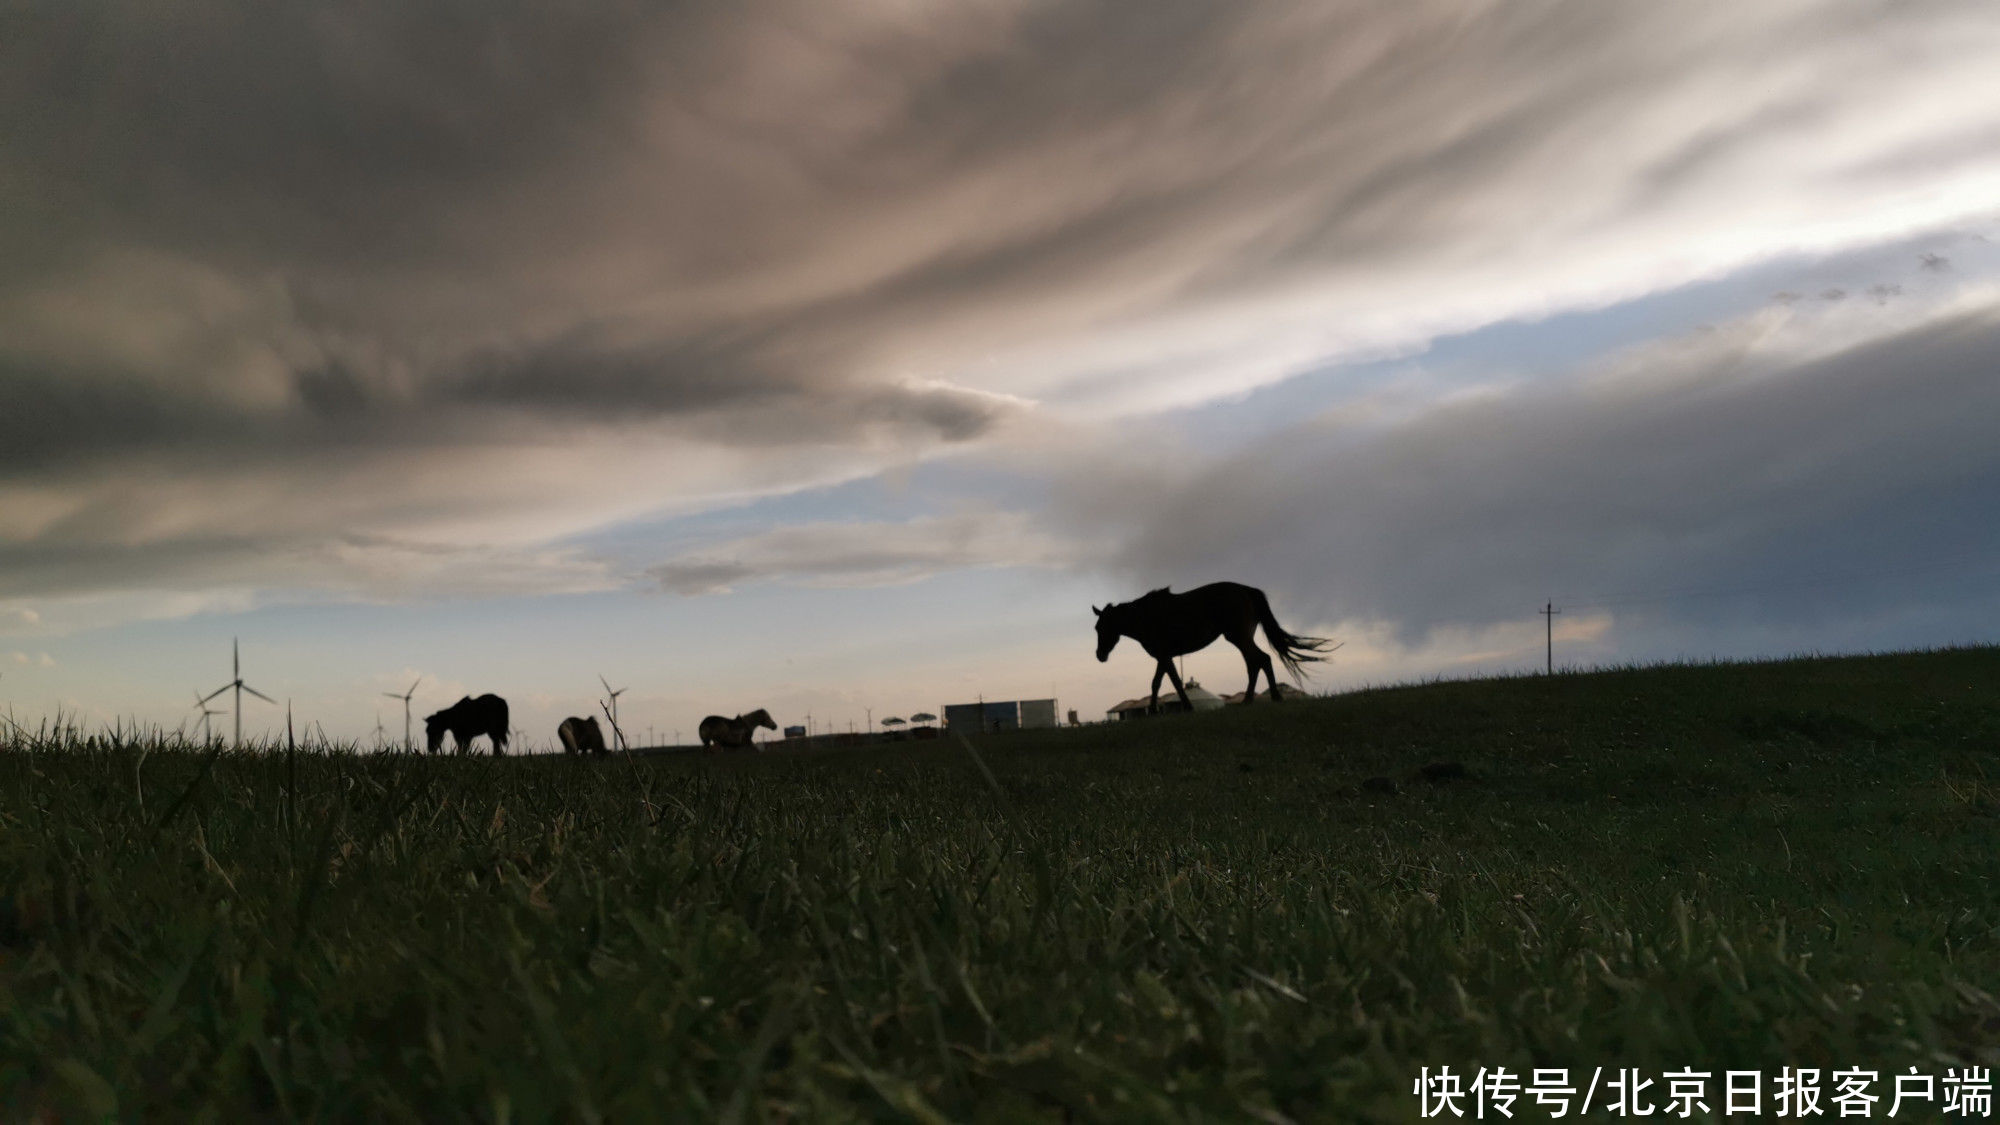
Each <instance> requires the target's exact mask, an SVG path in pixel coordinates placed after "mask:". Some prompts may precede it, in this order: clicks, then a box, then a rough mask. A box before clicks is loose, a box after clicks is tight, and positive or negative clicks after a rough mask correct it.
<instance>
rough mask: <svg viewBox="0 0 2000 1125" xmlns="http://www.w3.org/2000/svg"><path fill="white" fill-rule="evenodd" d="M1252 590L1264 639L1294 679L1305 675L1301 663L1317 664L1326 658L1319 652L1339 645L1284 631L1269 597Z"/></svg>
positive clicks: (1322, 639) (1323, 639)
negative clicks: (1272, 609) (1276, 652)
mask: <svg viewBox="0 0 2000 1125" xmlns="http://www.w3.org/2000/svg"><path fill="white" fill-rule="evenodd" d="M1252 592H1253V593H1255V594H1256V595H1257V623H1258V624H1260V625H1262V626H1263V627H1264V639H1265V640H1267V641H1270V642H1271V647H1272V648H1274V649H1277V650H1278V659H1280V660H1282V661H1284V662H1285V670H1286V671H1288V672H1290V673H1291V674H1292V679H1293V680H1294V681H1296V680H1298V679H1299V678H1300V677H1302V676H1304V675H1305V669H1303V668H1301V667H1299V666H1300V665H1301V664H1317V663H1319V662H1320V661H1323V660H1325V659H1326V657H1324V656H1321V655H1319V654H1320V653H1326V652H1332V651H1333V650H1334V649H1336V648H1339V647H1340V646H1339V645H1336V644H1334V643H1333V642H1332V641H1329V640H1327V639H1326V638H1324V637H1305V636H1300V635H1299V634H1297V633H1288V632H1286V631H1285V627H1284V626H1282V625H1280V624H1278V618H1277V616H1276V615H1274V614H1273V613H1272V612H1271V599H1269V598H1267V597H1265V596H1264V591H1262V590H1254V591H1252ZM1251 686H1253V687H1254V686H1256V685H1254V684H1253V685H1251Z"/></svg>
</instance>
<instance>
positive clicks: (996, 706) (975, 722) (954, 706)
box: [944, 701, 1021, 734]
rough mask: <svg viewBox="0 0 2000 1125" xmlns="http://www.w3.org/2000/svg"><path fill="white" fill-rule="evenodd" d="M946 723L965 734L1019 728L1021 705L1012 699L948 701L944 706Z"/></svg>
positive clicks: (989, 732)
mask: <svg viewBox="0 0 2000 1125" xmlns="http://www.w3.org/2000/svg"><path fill="white" fill-rule="evenodd" d="M944 725H945V726H947V727H950V728H951V729H952V730H955V731H959V732H961V733H965V734H992V733H993V732H994V731H1002V730H1019V729H1020V728H1021V705H1020V704H1019V703H1015V702H1012V701H1009V702H1006V703H947V704H945V708H944Z"/></svg>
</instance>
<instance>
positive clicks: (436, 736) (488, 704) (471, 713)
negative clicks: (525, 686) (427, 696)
mask: <svg viewBox="0 0 2000 1125" xmlns="http://www.w3.org/2000/svg"><path fill="white" fill-rule="evenodd" d="M446 731H450V732H451V737H452V740H453V741H454V742H456V743H457V744H458V752H459V753H461V754H466V753H470V752H471V750H472V740H473V739H475V738H478V737H479V736H480V735H482V734H483V735H485V736H486V737H488V738H490V739H492V740H493V756H494V757H496V758H498V757H499V756H500V755H502V754H505V753H506V752H507V701H506V700H504V699H502V698H500V697H499V696H497V695H482V696H480V697H479V698H478V699H474V698H472V697H471V696H469V695H468V696H461V697H460V698H459V701H458V702H457V703H454V704H452V705H451V706H449V707H447V708H445V709H444V710H442V711H435V712H432V713H431V714H429V715H425V716H424V734H425V735H426V736H428V738H429V739H430V752H431V753H433V754H435V753H437V752H438V748H439V747H441V746H443V745H444V735H445V732H446Z"/></svg>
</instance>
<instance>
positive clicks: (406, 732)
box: [375, 676, 424, 754]
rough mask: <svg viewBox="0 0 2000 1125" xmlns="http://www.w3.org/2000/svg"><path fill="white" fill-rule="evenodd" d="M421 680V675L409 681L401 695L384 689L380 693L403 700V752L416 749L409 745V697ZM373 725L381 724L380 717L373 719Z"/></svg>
mask: <svg viewBox="0 0 2000 1125" xmlns="http://www.w3.org/2000/svg"><path fill="white" fill-rule="evenodd" d="M423 682H424V678H423V677H422V676H418V677H417V678H416V679H414V680H411V681H410V690H408V691H406V692H404V693H403V694H401V695H397V694H396V693H395V692H393V691H385V692H383V693H382V694H383V695H386V696H388V697H389V698H390V699H400V700H402V701H403V752H404V753H405V754H408V753H411V752H412V751H414V750H415V749H416V747H414V746H412V745H410V697H411V696H413V695H415V694H417V685H418V684H420V683H423ZM375 725H376V726H378V727H379V726H381V725H382V721H381V720H380V719H377V720H376V721H375Z"/></svg>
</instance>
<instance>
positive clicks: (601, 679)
mask: <svg viewBox="0 0 2000 1125" xmlns="http://www.w3.org/2000/svg"><path fill="white" fill-rule="evenodd" d="M597 682H598V683H600V684H603V685H604V690H605V691H611V681H610V680H607V679H605V678H604V673H602V672H599V673H598V674H597ZM611 694H613V695H617V694H618V693H617V692H615V691H611Z"/></svg>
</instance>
